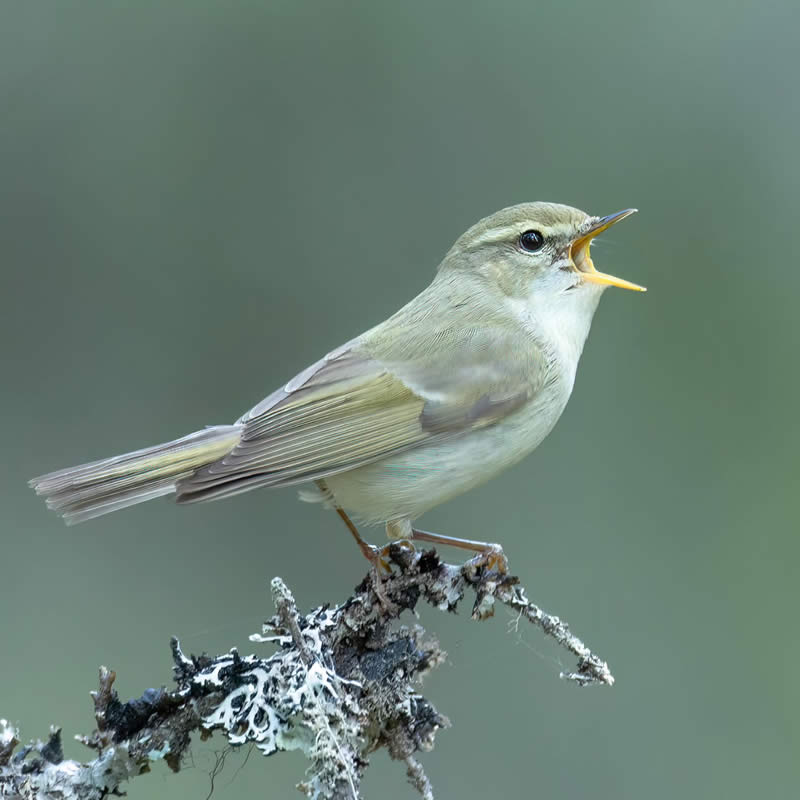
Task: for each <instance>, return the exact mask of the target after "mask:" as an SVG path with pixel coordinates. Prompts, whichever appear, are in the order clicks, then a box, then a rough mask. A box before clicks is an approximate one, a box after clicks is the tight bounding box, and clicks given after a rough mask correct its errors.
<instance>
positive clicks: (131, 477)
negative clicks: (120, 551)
mask: <svg viewBox="0 0 800 800" xmlns="http://www.w3.org/2000/svg"><path fill="white" fill-rule="evenodd" d="M240 431H241V429H240V427H239V426H238V425H218V426H215V427H213V428H206V429H205V430H202V431H196V432H195V433H190V434H189V435H188V436H184V437H183V438H182V439H175V440H174V441H172V442H166V443H165V444H159V445H156V446H155V447H147V448H145V449H144V450H137V451H136V452H134V453H126V454H124V455H121V456H114V457H113V458H106V459H104V460H103V461H94V462H93V463H91V464H81V465H80V466H77V467H70V468H69V469H62V470H59V471H58V472H51V473H50V474H49V475H42V476H41V477H39V478H34V479H33V480H32V481H30V485H31V486H32V487H33V488H34V489H35V490H36V494H39V495H42V496H44V497H45V498H46V499H47V507H48V508H51V509H53V510H54V511H56V512H58V513H59V514H60V515H61V516H62V517H63V518H64V521H65V522H66V523H67V525H74V524H75V523H77V522H83V521H84V520H87V519H92V518H93V517H99V516H101V515H103V514H108V513H110V512H111V511H117V510H118V509H120V508H125V507H126V506H132V505H135V504H136V503H143V502H144V501H145V500H152V499H153V498H154V497H161V496H162V495H165V494H171V493H172V492H174V491H175V482H176V481H177V480H178V479H180V478H183V477H186V476H188V475H191V474H192V472H194V470H196V469H198V467H202V466H205V465H206V464H211V463H212V462H213V461H216V460H217V459H220V458H222V457H223V456H224V455H226V454H227V453H228V452H229V451H230V450H231V449H232V448H233V447H234V446H235V445H236V444H237V442H238V441H239V436H240Z"/></svg>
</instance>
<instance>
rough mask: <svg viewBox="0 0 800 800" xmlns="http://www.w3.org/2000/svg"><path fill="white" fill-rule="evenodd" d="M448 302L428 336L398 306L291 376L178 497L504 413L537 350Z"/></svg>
mask: <svg viewBox="0 0 800 800" xmlns="http://www.w3.org/2000/svg"><path fill="white" fill-rule="evenodd" d="M416 308H417V310H419V309H420V308H423V306H421V305H420V304H419V303H417V306H416ZM460 308H461V305H454V306H453V309H451V313H449V314H444V315H442V319H441V322H439V323H438V324H437V325H435V326H434V329H433V330H432V331H431V329H430V325H428V326H427V328H426V326H422V325H420V324H419V323H420V315H419V313H418V314H416V316H415V314H414V313H413V312H414V308H413V307H412V306H409V307H407V308H406V309H403V310H401V312H398V314H399V315H396V317H395V318H394V319H393V320H390V321H389V323H384V324H383V325H381V326H378V327H377V328H375V329H373V330H372V331H369V332H367V333H366V334H364V335H363V336H361V337H359V338H358V339H355V340H353V341H352V342H350V343H348V344H347V345H345V346H343V347H341V348H339V349H337V350H335V351H333V352H332V353H329V354H328V355H327V356H326V357H325V358H323V359H321V360H320V361H318V362H316V363H315V364H313V365H312V366H310V367H309V368H308V369H306V370H304V371H303V372H301V373H299V374H298V375H297V376H296V377H295V378H293V379H292V380H291V381H289V383H287V384H286V386H285V387H284V388H283V389H279V390H278V391H276V392H273V394H271V395H270V396H269V397H267V398H265V399H264V400H262V401H261V402H260V403H259V404H258V405H256V406H255V407H254V408H253V409H251V411H249V412H248V413H247V414H245V415H244V416H243V417H242V418H241V419H240V420H239V421H238V424H239V425H240V426H241V438H240V441H239V443H238V444H237V445H236V446H235V447H234V448H233V450H231V452H230V453H229V454H227V455H225V456H224V457H223V458H221V459H219V460H218V461H215V462H213V463H212V464H210V465H208V466H205V467H202V468H201V469H199V470H198V471H197V472H195V473H194V474H193V475H191V476H188V477H185V478H183V479H181V480H180V481H179V482H178V485H177V495H178V501H179V502H193V501H198V500H205V499H211V498H213V497H219V496H225V495H229V494H237V493H239V492H241V491H246V490H247V489H250V488H253V487H254V486H285V485H289V484H295V483H301V482H306V481H310V480H315V479H317V478H322V477H325V476H327V475H333V474H336V473H338V472H343V471H345V470H349V469H354V468H355V467H357V466H361V465H363V464H368V463H371V462H373V461H376V460H379V459H382V458H385V457H387V456H389V455H391V454H395V453H398V452H402V451H404V450H408V449H410V448H414V447H418V446H420V445H422V444H424V443H427V442H429V441H430V440H432V439H441V438H442V437H449V436H458V435H462V434H464V433H466V432H468V431H470V430H474V429H476V428H480V427H485V426H487V425H492V424H495V423H496V422H498V421H499V420H501V419H503V418H504V417H506V416H508V415H509V414H512V413H514V412H515V411H516V410H517V409H519V408H520V407H521V406H523V405H524V404H525V403H526V401H527V400H529V399H530V398H531V397H532V396H533V395H534V394H535V393H536V392H537V391H539V389H540V388H541V386H542V384H543V381H546V380H547V369H546V368H545V367H546V360H545V359H544V357H543V355H542V352H541V350H540V349H539V348H537V347H536V346H535V344H534V343H532V342H531V341H530V338H529V337H528V336H527V335H526V334H525V333H524V331H523V330H522V329H521V327H520V328H515V327H513V326H509V325H507V324H495V321H493V320H482V321H481V324H477V325H476V324H475V315H474V314H472V315H469V314H461V312H457V311H456V310H455V309H460ZM409 309H410V311H409ZM404 315H405V316H404ZM468 322H469V323H471V324H467V323H468ZM426 330H427V333H425V331H426ZM432 341H435V342H436V347H435V348H431V342H432ZM511 354H513V355H514V357H513V358H512V357H510V356H511ZM520 354H522V355H520Z"/></svg>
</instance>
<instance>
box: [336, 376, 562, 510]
mask: <svg viewBox="0 0 800 800" xmlns="http://www.w3.org/2000/svg"><path fill="white" fill-rule="evenodd" d="M570 384H571V381H570ZM571 388H572V386H571V385H570V386H569V387H567V386H563V385H562V386H551V387H549V388H548V389H547V390H545V391H543V392H542V393H541V394H540V395H539V397H538V398H537V400H536V401H534V402H532V403H530V405H529V406H527V407H525V408H523V409H520V410H519V411H517V412H516V413H514V414H512V415H511V416H509V417H508V418H507V419H505V420H503V421H502V422H499V423H497V424H496V425H493V426H491V427H488V428H484V429H482V430H477V431H471V432H469V433H466V434H463V435H460V436H458V437H455V438H452V439H447V440H442V441H439V442H438V443H434V444H429V445H426V446H423V447H419V448H417V449H415V450H411V451H409V452H406V453H401V454H398V455H395V456H392V457H390V458H388V459H386V460H384V461H379V462H376V463H374V464H369V465H367V466H364V467H359V468H358V469H355V470H351V471H350V472H344V473H341V474H339V475H333V476H330V477H327V478H326V479H325V482H326V484H327V485H328V488H329V489H330V490H331V492H332V493H333V495H334V497H335V499H336V503H337V504H338V505H340V506H341V507H342V508H344V509H346V510H348V511H350V512H352V513H353V514H354V515H355V516H356V517H357V518H358V519H359V520H360V521H361V522H366V523H380V522H386V521H388V520H394V519H399V518H402V517H407V518H410V519H414V518H416V517H418V516H420V514H423V513H424V512H425V511H428V510H429V509H431V508H433V507H434V506H437V505H439V504H440V503H443V502H445V501H446V500H449V499H451V498H453V497H456V496H457V495H459V494H462V493H463V492H466V491H468V490H469V489H472V488H474V487H476V486H479V485H480V484H482V483H485V482H486V481H488V480H490V479H491V478H493V477H494V476H495V475H497V474H499V473H500V472H502V471H503V470H504V469H507V468H508V467H510V466H512V465H514V464H516V463H517V462H519V461H520V460H521V459H523V458H524V457H525V456H526V455H528V453H530V452H531V451H532V450H533V449H535V448H536V447H537V446H538V445H539V444H540V443H541V441H542V440H543V439H544V438H545V436H547V434H548V433H550V431H551V430H552V428H553V426H554V425H555V423H556V422H557V421H558V418H559V417H560V416H561V412H562V411H563V410H564V407H565V405H566V403H567V399H568V398H569V393H570V390H571Z"/></svg>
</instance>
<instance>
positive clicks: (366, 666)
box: [0, 546, 614, 800]
mask: <svg viewBox="0 0 800 800" xmlns="http://www.w3.org/2000/svg"><path fill="white" fill-rule="evenodd" d="M390 560H391V563H392V567H393V571H392V573H391V574H390V575H388V576H386V577H384V578H382V579H381V586H380V588H379V593H380V597H381V599H380V600H379V597H378V593H376V587H375V586H374V584H373V580H372V578H371V577H367V578H365V579H364V581H363V582H362V583H361V584H360V585H359V586H357V587H356V589H355V592H354V593H353V595H352V596H351V597H349V598H348V599H347V600H346V601H345V602H344V603H342V604H341V605H339V606H336V607H334V608H329V607H327V606H323V607H320V608H317V609H314V610H313V611H311V612H310V613H309V614H307V615H305V616H302V615H300V614H299V613H298V611H297V606H296V604H295V601H294V598H293V597H292V594H291V592H290V591H289V589H288V588H287V587H286V585H285V584H284V583H283V581H282V580H281V579H280V578H275V579H274V580H273V581H272V584H271V589H272V597H273V602H274V604H275V608H276V612H277V613H276V615H275V616H274V617H273V618H272V619H270V620H269V621H268V622H266V623H265V624H264V626H263V629H262V632H261V634H255V635H253V636H251V637H250V638H251V641H253V642H257V643H271V644H273V645H275V646H276V647H277V650H276V652H275V653H273V654H272V655H270V656H265V657H258V656H255V655H250V656H246V657H241V656H240V655H239V654H238V652H237V651H236V650H235V649H232V650H231V651H230V652H229V653H225V654H222V655H218V656H215V657H213V658H212V657H210V656H207V655H201V656H198V657H195V656H186V655H185V654H184V653H183V651H182V650H181V647H180V644H179V643H178V640H177V639H173V640H172V643H171V646H172V656H173V662H174V666H173V673H174V680H175V683H176V687H175V688H174V689H172V690H167V689H165V688H161V689H148V690H146V691H145V692H144V693H143V694H142V696H141V697H138V698H136V699H134V700H129V701H127V702H125V703H123V702H121V701H120V699H119V697H118V696H117V693H116V691H115V690H114V688H113V685H114V680H115V677H116V676H115V673H114V672H113V671H111V670H108V669H106V668H105V667H101V668H100V686H99V689H98V691H96V692H93V693H92V698H93V700H94V706H95V722H96V729H95V731H94V732H93V733H92V734H91V735H90V736H79V737H76V738H78V739H79V741H81V742H83V743H84V744H85V745H87V746H88V747H90V748H92V749H93V750H95V751H96V753H97V755H96V757H95V758H93V759H92V760H90V761H87V762H85V763H79V762H77V761H72V760H66V759H64V757H63V752H62V748H61V732H60V729H58V728H52V729H51V732H50V737H49V738H48V740H47V742H40V741H39V742H34V743H31V744H30V745H28V746H26V747H22V748H20V749H17V748H18V746H19V734H18V732H17V730H16V728H14V727H12V726H11V725H10V723H8V722H6V720H0V798H24V800H34V799H35V800H51V798H53V799H55V798H59V800H103V798H105V797H106V796H107V795H108V794H110V793H111V794H117V793H119V792H120V791H121V790H120V787H121V785H122V783H123V782H124V781H126V780H128V779H130V778H133V777H134V776H136V775H140V774H142V773H144V772H147V771H149V765H150V764H151V762H153V761H157V760H160V759H163V760H165V761H166V762H167V764H168V765H169V766H170V768H171V769H172V770H173V771H175V772H177V771H178V770H179V769H180V766H181V763H182V761H183V760H184V759H185V758H186V757H187V756H188V754H189V745H190V736H191V734H192V733H195V732H197V733H199V734H200V736H201V738H205V737H207V736H209V735H210V734H211V732H213V731H220V732H221V733H222V735H223V736H225V737H226V739H227V745H230V746H232V747H237V746H240V745H243V744H246V743H252V744H255V746H256V747H257V748H258V749H259V750H261V752H262V753H263V754H264V755H271V754H273V753H275V752H278V751H284V750H293V749H300V750H302V751H303V752H304V753H305V755H306V756H307V758H308V759H309V762H310V765H309V768H308V771H307V777H306V779H305V780H304V781H303V782H302V783H300V784H298V788H299V789H300V790H301V791H302V792H304V793H305V794H306V795H307V796H308V797H312V798H320V799H322V798H325V799H331V798H336V800H340V799H341V800H344V798H347V800H358V798H359V796H360V795H359V787H360V783H361V779H362V777H363V774H364V771H365V770H366V768H367V766H368V764H369V762H368V756H369V755H370V753H372V752H373V751H374V750H377V749H379V748H381V747H385V748H386V749H387V750H388V752H389V755H390V756H391V757H392V758H394V759H396V760H399V761H402V762H404V763H405V765H406V770H407V775H408V779H409V781H410V783H411V784H412V786H414V787H415V788H416V789H417V791H418V792H419V793H420V794H421V795H422V797H423V798H425V800H433V789H432V787H431V784H430V782H429V781H428V778H427V776H426V775H425V772H424V770H423V768H422V765H421V764H420V762H419V761H418V759H417V757H416V756H417V754H418V753H420V752H427V751H430V750H432V749H433V746H434V740H435V736H436V732H437V731H438V730H439V729H440V728H442V727H446V726H448V725H449V722H448V720H447V718H446V717H444V716H442V715H441V714H440V713H439V712H438V711H437V710H436V709H435V708H434V706H433V705H432V704H431V703H430V702H429V701H428V700H426V699H425V698H424V697H423V696H422V695H421V694H419V692H418V691H417V689H416V688H415V687H416V686H417V684H418V682H419V678H420V677H421V676H422V675H423V674H424V673H425V672H427V671H428V670H430V669H433V668H435V667H437V666H438V665H439V664H441V663H442V661H443V660H444V658H445V653H444V652H443V651H442V650H441V648H440V647H439V644H438V642H436V641H435V640H434V639H431V638H429V637H428V636H427V635H426V634H425V631H424V630H423V629H422V628H421V627H419V626H417V625H414V626H412V627H409V626H406V625H401V624H399V623H398V622H397V619H398V617H399V616H400V615H401V614H402V612H403V611H404V610H413V609H414V608H415V607H416V606H417V604H418V603H419V601H420V600H423V601H425V602H426V603H428V604H430V605H432V606H434V607H435V608H438V609H440V610H443V611H455V610H456V608H457V606H458V605H459V603H460V602H461V601H462V599H463V597H464V595H465V593H466V592H467V591H471V592H473V593H474V595H475V599H474V602H473V605H472V617H473V618H474V619H479V620H480V619H486V618H487V617H490V616H492V614H493V611H494V605H495V603H496V602H500V603H503V604H504V605H506V606H508V607H509V608H511V609H512V610H513V611H514V612H515V613H516V614H517V617H518V619H521V618H525V619H527V620H528V621H529V622H531V623H533V624H534V625H537V626H538V627H539V628H541V629H542V631H544V633H545V634H547V635H548V636H550V637H552V638H553V639H555V641H556V642H558V644H559V645H560V646H562V647H563V648H565V649H566V650H568V651H569V652H570V653H572V654H573V655H575V656H577V658H578V663H577V666H576V668H575V670H574V671H572V672H567V673H563V672H562V673H561V677H563V678H565V679H567V680H570V681H574V682H575V683H577V684H578V685H581V686H584V685H587V684H591V683H601V684H606V685H608V686H610V685H612V684H613V682H614V678H613V677H612V675H611V672H610V671H609V669H608V665H607V664H606V663H605V662H604V661H603V660H601V659H600V658H598V657H597V656H596V655H595V654H594V653H592V652H591V651H590V650H589V648H588V647H586V645H584V644H583V642H582V641H581V640H580V639H578V638H577V637H576V636H575V635H574V634H572V633H571V632H570V631H569V628H568V627H567V625H566V624H565V623H564V622H562V621H561V620H560V619H559V618H558V617H555V616H551V615H549V614H546V613H545V612H544V611H542V610H541V609H540V608H539V607H537V606H535V605H534V604H533V603H531V602H530V601H529V600H528V599H527V597H526V595H525V592H524V590H523V589H522V587H521V586H519V583H518V580H517V579H516V578H514V577H511V576H509V575H504V574H499V573H497V572H495V571H493V570H490V569H488V568H487V567H486V566H485V565H483V566H482V565H480V564H479V563H476V561H475V560H473V561H469V562H467V563H466V564H463V565H459V566H457V565H452V564H445V563H443V562H442V561H441V560H440V559H439V558H438V556H437V555H436V553H435V552H434V551H426V552H414V551H411V550H410V549H408V548H404V547H399V546H397V547H396V546H393V547H392V548H391V550H390ZM386 601H388V602H386Z"/></svg>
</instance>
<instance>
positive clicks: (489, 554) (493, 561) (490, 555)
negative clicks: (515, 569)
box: [469, 544, 508, 575]
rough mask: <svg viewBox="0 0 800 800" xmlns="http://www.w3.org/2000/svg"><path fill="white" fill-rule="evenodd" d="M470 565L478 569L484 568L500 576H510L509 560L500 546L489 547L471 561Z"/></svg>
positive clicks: (490, 545)
mask: <svg viewBox="0 0 800 800" xmlns="http://www.w3.org/2000/svg"><path fill="white" fill-rule="evenodd" d="M469 564H470V565H471V566H473V567H475V568H476V569H477V568H480V567H483V568H485V569H488V570H492V571H494V572H497V573H499V574H500V575H508V559H507V558H506V554H505V553H504V552H503V548H502V546H501V545H499V544H489V545H487V546H486V549H485V550H483V551H482V552H480V553H478V554H477V555H476V556H474V557H473V558H471V559H470V560H469Z"/></svg>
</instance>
